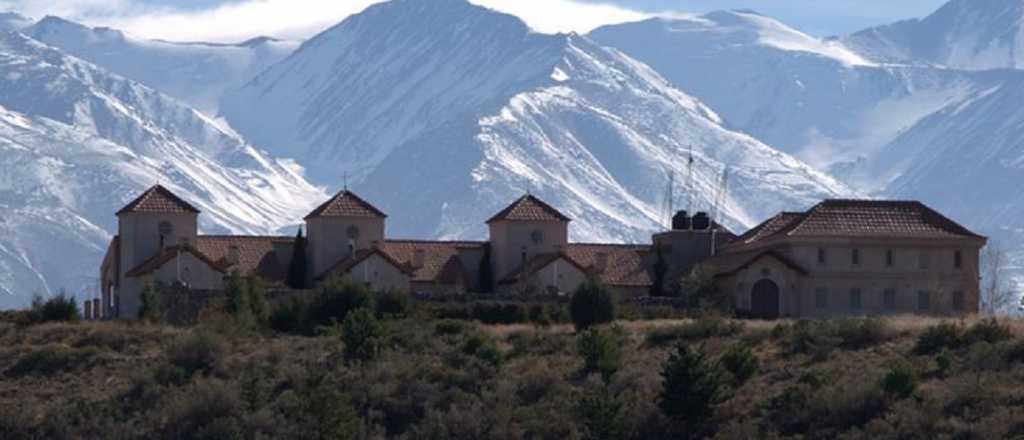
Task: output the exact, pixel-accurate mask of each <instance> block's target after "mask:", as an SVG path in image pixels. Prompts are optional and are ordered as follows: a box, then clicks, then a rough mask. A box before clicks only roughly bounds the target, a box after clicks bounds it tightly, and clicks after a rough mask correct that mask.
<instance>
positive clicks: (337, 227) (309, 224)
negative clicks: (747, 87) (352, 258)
mask: <svg viewBox="0 0 1024 440" xmlns="http://www.w3.org/2000/svg"><path fill="white" fill-rule="evenodd" d="M350 226H355V227H357V228H359V238H358V239H356V241H355V250H357V251H358V250H360V249H369V248H371V247H373V245H374V244H376V243H381V242H383V241H384V227H385V225H384V219H382V218H337V217H322V218H312V219H309V220H307V221H306V230H307V232H308V240H309V255H310V257H311V263H312V264H311V267H312V273H311V274H310V276H311V277H317V276H320V275H321V274H323V273H324V271H326V270H327V269H330V268H331V267H332V266H334V265H335V264H337V263H338V262H339V261H341V260H343V259H345V258H348V256H349V237H348V228H349V227H350Z"/></svg>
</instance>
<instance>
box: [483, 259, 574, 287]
mask: <svg viewBox="0 0 1024 440" xmlns="http://www.w3.org/2000/svg"><path fill="white" fill-rule="evenodd" d="M559 260H563V261H565V262H567V263H569V264H570V265H572V266H573V267H575V268H576V269H578V270H579V271H580V272H583V274H585V275H586V274H589V273H590V271H589V269H588V268H587V267H584V266H583V265H582V264H580V263H579V262H577V261H576V260H574V259H573V258H572V257H570V256H569V255H568V254H566V253H565V252H551V253H546V254H537V255H534V257H533V258H531V259H529V260H528V261H527V262H526V263H524V264H523V265H521V266H519V267H518V268H516V270H513V271H512V273H510V274H508V275H506V276H505V278H502V279H501V281H499V282H498V284H515V283H517V282H519V281H520V280H522V279H523V278H524V277H529V276H532V275H533V274H535V273H537V272H540V271H541V270H544V268H545V267H548V266H550V265H551V263H554V262H556V261H559Z"/></svg>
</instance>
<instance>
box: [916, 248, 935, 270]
mask: <svg viewBox="0 0 1024 440" xmlns="http://www.w3.org/2000/svg"><path fill="white" fill-rule="evenodd" d="M931 260H932V259H931V255H930V254H929V253H928V251H921V253H920V254H918V255H917V268H918V269H921V270H925V269H928V268H929V267H931V265H932V261H931Z"/></svg>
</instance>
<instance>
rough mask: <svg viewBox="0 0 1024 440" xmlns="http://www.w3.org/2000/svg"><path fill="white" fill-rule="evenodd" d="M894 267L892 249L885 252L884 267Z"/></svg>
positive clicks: (894, 261) (894, 259) (894, 260)
mask: <svg viewBox="0 0 1024 440" xmlns="http://www.w3.org/2000/svg"><path fill="white" fill-rule="evenodd" d="M895 265H896V258H895V257H894V256H893V254H892V249H888V250H886V251H885V267H893V266H895Z"/></svg>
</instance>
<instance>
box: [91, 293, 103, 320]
mask: <svg viewBox="0 0 1024 440" xmlns="http://www.w3.org/2000/svg"><path fill="white" fill-rule="evenodd" d="M92 319H95V320H97V321H99V320H101V319H103V307H102V305H101V303H100V299H99V298H96V299H93V300H92Z"/></svg>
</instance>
